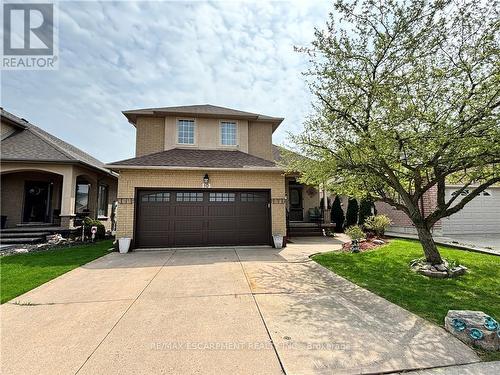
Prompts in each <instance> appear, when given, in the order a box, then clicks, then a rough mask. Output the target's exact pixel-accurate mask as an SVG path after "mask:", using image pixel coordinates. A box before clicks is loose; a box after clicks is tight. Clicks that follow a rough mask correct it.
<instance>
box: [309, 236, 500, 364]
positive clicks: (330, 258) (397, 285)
mask: <svg viewBox="0 0 500 375" xmlns="http://www.w3.org/2000/svg"><path fill="white" fill-rule="evenodd" d="M439 251H440V252H441V255H442V256H443V257H444V258H447V259H453V260H457V261H458V262H459V263H460V264H463V265H464V266H466V267H468V268H469V271H468V273H467V274H466V275H465V276H461V277H459V278H457V279H429V278H427V277H425V276H422V275H419V274H416V273H414V272H412V271H411V270H410V269H409V267H408V264H409V262H410V261H411V260H412V259H415V258H420V257H422V256H423V252H422V248H421V246H420V244H419V243H418V242H417V241H411V240H402V239H393V240H391V242H390V243H389V244H387V245H384V246H383V247H381V248H380V249H378V250H373V251H367V252H363V253H358V254H352V253H326V254H320V255H316V256H314V257H313V259H314V260H315V261H316V262H318V263H319V264H321V265H323V266H324V267H326V268H328V269H330V270H332V271H334V272H335V273H336V274H338V275H340V276H343V277H345V278H346V279H348V280H350V281H352V282H354V283H356V284H358V285H359V286H361V287H363V288H365V289H368V290H370V291H372V292H373V293H375V294H378V295H379V296H381V297H384V298H385V299H387V300H389V301H391V302H393V303H395V304H397V305H399V306H401V307H403V308H405V309H407V310H409V311H411V312H413V313H415V314H417V315H420V316H421V317H423V318H424V319H427V320H430V321H431V322H434V323H436V324H438V325H440V326H443V325H444V317H445V316H446V313H447V312H448V310H480V311H484V312H485V313H486V314H488V315H491V316H492V317H494V318H495V319H497V320H498V319H500V298H499V294H498V293H499V291H500V257H498V256H494V255H487V254H480V253H473V252H467V251H463V250H457V249H453V248H450V247H444V246H439ZM487 357H488V359H500V355H499V354H489V355H487Z"/></svg>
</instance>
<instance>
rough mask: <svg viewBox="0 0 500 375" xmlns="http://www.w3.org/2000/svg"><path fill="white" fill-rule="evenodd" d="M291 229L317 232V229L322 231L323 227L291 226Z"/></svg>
mask: <svg viewBox="0 0 500 375" xmlns="http://www.w3.org/2000/svg"><path fill="white" fill-rule="evenodd" d="M289 229H290V230H291V231H294V232H316V231H319V232H321V228H320V227H318V226H316V227H290V228H289Z"/></svg>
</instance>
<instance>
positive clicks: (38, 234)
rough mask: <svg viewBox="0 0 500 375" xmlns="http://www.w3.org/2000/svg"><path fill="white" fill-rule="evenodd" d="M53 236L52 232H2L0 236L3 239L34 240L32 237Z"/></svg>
mask: <svg viewBox="0 0 500 375" xmlns="http://www.w3.org/2000/svg"><path fill="white" fill-rule="evenodd" d="M49 234H51V233H50V232H3V231H2V232H1V233H0V235H1V237H2V238H32V237H40V238H45V236H48V235H49Z"/></svg>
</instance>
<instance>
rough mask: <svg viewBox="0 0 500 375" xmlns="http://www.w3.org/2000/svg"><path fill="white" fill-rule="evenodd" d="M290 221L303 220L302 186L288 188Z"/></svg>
mask: <svg viewBox="0 0 500 375" xmlns="http://www.w3.org/2000/svg"><path fill="white" fill-rule="evenodd" d="M289 193H290V221H302V220H304V208H303V207H302V186H290V187H289Z"/></svg>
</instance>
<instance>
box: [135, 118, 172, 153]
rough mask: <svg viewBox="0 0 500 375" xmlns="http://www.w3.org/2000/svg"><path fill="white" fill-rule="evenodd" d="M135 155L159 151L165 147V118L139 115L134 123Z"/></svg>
mask: <svg viewBox="0 0 500 375" xmlns="http://www.w3.org/2000/svg"><path fill="white" fill-rule="evenodd" d="M135 127H136V132H137V133H136V137H135V140H136V143H135V156H143V155H148V154H152V153H155V152H160V151H163V150H164V147H165V118H163V117H141V118H139V119H137V124H136V126H135Z"/></svg>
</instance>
